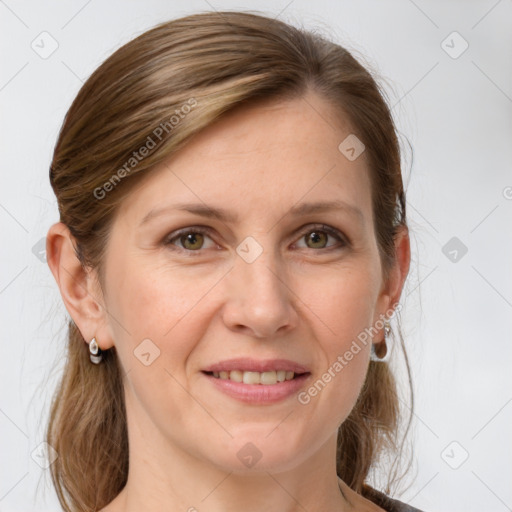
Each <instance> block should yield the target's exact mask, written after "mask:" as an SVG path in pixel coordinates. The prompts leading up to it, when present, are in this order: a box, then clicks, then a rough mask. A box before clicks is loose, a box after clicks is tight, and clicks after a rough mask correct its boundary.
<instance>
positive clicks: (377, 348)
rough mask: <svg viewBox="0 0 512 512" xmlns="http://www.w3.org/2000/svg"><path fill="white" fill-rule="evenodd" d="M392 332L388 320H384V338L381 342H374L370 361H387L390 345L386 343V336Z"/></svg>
mask: <svg viewBox="0 0 512 512" xmlns="http://www.w3.org/2000/svg"><path fill="white" fill-rule="evenodd" d="M390 332H391V327H390V325H389V322H388V321H387V320H385V321H384V339H383V340H382V341H381V342H379V343H372V347H371V351H370V361H375V362H379V363H382V362H385V361H387V359H386V355H387V353H388V347H387V344H386V338H387V337H388V336H389V333H390Z"/></svg>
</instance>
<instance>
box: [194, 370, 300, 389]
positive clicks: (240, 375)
mask: <svg viewBox="0 0 512 512" xmlns="http://www.w3.org/2000/svg"><path fill="white" fill-rule="evenodd" d="M203 373H205V374H206V375H210V376H211V377H213V378H215V379H220V380H230V381H233V382H242V383H244V384H260V385H262V386H272V385H274V384H278V383H279V382H285V381H290V380H294V379H297V378H299V377H302V376H304V375H309V372H297V373H296V372H293V371H291V370H270V371H266V372H254V371H249V370H231V371H220V372H203Z"/></svg>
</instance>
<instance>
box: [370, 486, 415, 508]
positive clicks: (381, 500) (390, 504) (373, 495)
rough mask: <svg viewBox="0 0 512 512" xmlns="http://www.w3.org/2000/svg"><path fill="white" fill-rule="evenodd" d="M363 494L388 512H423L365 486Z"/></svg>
mask: <svg viewBox="0 0 512 512" xmlns="http://www.w3.org/2000/svg"><path fill="white" fill-rule="evenodd" d="M362 494H363V496H364V497H365V498H366V499H368V500H370V501H373V503H375V504H376V505H378V506H379V507H381V508H383V509H384V510H386V512H422V511H421V510H420V509H418V508H414V507H411V506H410V505H407V503H403V502H402V501H398V500H395V499H393V498H390V497H389V496H386V495H385V494H383V493H382V492H380V491H377V490H376V489H373V488H372V487H369V486H365V488H364V491H363V493H362Z"/></svg>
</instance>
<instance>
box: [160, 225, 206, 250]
mask: <svg viewBox="0 0 512 512" xmlns="http://www.w3.org/2000/svg"><path fill="white" fill-rule="evenodd" d="M208 232H209V231H208V230H207V229H204V228H200V227H197V228H196V227H193V228H185V229H181V230H179V231H177V232H175V233H174V236H173V237H172V238H167V239H166V241H165V245H176V244H175V243H174V240H176V239H177V240H178V243H180V244H181V247H180V246H178V248H179V249H184V250H187V251H190V252H197V251H198V250H199V249H203V248H204V247H203V244H204V239H205V237H206V238H210V237H209V236H208ZM210 240H211V238H210Z"/></svg>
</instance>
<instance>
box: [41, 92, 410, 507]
mask: <svg viewBox="0 0 512 512" xmlns="http://www.w3.org/2000/svg"><path fill="white" fill-rule="evenodd" d="M352 132H353V131H352V129H351V127H350V125H349V124H348V123H347V122H342V121H341V120H340V118H339V117H336V118H335V117H334V113H333V109H332V107H331V106H330V105H329V104H328V103H326V102H325V100H323V99H321V98H320V97H318V96H316V95H315V94H314V93H312V92H310V93H308V94H307V95H306V96H305V97H303V98H300V99H294V100H288V101H280V102H276V101H273V102H267V103H262V104H258V105H253V106H251V107H243V108H242V109H239V110H237V111H234V112H232V113H230V114H229V115H228V116H226V117H224V118H222V119H221V120H220V121H219V122H217V124H216V125H214V126H211V127H209V128H207V129H205V130H203V131H202V132H201V133H199V134H198V135H197V136H196V137H195V138H194V139H193V140H192V141H191V142H190V143H189V144H188V145H187V146H186V147H185V148H183V149H182V150H181V151H180V152H178V153H177V154H176V155H174V157H173V158H172V159H169V160H167V161H165V162H163V163H162V164H161V165H159V166H158V167H157V168H155V169H154V170H153V171H152V172H151V173H149V174H148V177H147V178H145V179H144V181H143V182H142V183H141V186H138V187H137V188H136V189H135V190H134V192H133V193H132V194H131V195H130V196H128V197H127V198H126V199H125V200H124V202H123V203H122V205H121V207H120V210H119V211H118V215H117V216H116V219H115V222H114V225H113V229H112V232H111V237H110V239H109V242H108V247H107V253H106V276H107V277H106V284H105V289H103V290H102V289H101V288H100V287H99V285H98V282H97V276H96V274H95V272H94V271H93V270H90V271H87V272H85V271H84V270H83V269H81V268H80V264H79V261H78V259H77V258H76V256H75V253H74V250H73V245H72V238H71V235H70V233H69V231H68V229H67V228H66V226H64V225H63V224H62V223H57V224H55V225H53V226H52V227H51V228H50V230H49V232H48V237H47V258H48V263H49V266H50V268H51V271H52V273H53V275H54V277H55V279H56V281H57V283H58V285H59V288H60V291H61V294H62V298H63V300H64V303H65V305H66V308H67V310H68V312H69V313H70V315H71V316H72V318H73V320H74V321H75V323H76V324H77V326H78V327H79V329H80V331H81V333H82V335H83V336H84V339H85V340H86V341H90V340H91V339H92V337H93V336H95V337H96V340H97V341H98V343H99V345H100V347H101V349H102V350H107V349H109V348H111V347H113V346H115V347H116V349H117V352H118V355H119V358H120V361H121V364H122V367H123V369H124V370H125V372H126V374H125V377H124V386H125V396H126V408H127V421H128V433H129V447H130V448H129V450H130V452H129V457H130V469H129V476H128V483H127V485H126V487H125V488H124V489H123V490H122V491H121V493H120V494H119V495H118V496H117V497H116V498H115V499H114V500H113V502H111V503H110V504H109V505H108V506H107V507H106V508H104V509H103V512H119V511H123V512H136V511H137V512H138V511H140V510H148V511H149V510H154V511H157V510H158V511H160V510H190V511H192V510H194V509H193V508H191V507H195V509H197V510H200V511H208V512H216V511H223V512H226V511H235V510H241V509H243V510H245V511H248V512H251V511H260V510H267V511H289V512H292V511H298V510H308V511H314V510H322V511H338V512H339V511H349V510H358V511H359V510H360V511H363V510H368V511H370V510H372V511H377V510H382V509H381V508H379V507H377V506H376V505H374V504H373V503H371V502H370V501H368V500H366V499H365V498H363V497H362V496H360V495H359V494H357V493H355V492H354V491H352V490H351V489H349V487H348V486H347V485H346V484H345V483H344V482H341V481H340V480H339V479H338V477H337V475H336V467H335V452H336V432H337V429H338V427H339V425H340V424H341V423H342V422H343V421H344V420H345V419H346V417H347V416H348V414H349V413H350V411H351V409H352V408H353V406H354V404H355V401H356V399H357V397H358V395H359V393H360V390H361V386H362V384H363V382H364V378H365V375H366V372H367V369H368V363H369V354H370V343H368V344H367V345H362V350H361V351H360V352H359V353H358V354H357V355H355V356H354V358H353V359H352V360H351V361H350V362H349V364H347V365H346V366H345V367H344V368H343V371H341V372H339V373H338V374H337V375H336V377H335V378H334V379H333V381H332V382H331V383H329V384H328V385H327V386H325V388H324V389H323V390H322V391H321V393H319V394H318V395H317V396H315V397H313V398H312V399H311V401H310V402H309V403H308V404H307V405H302V404H300V403H299V402H298V400H297V396H292V397H290V398H288V399H286V400H284V401H281V402H278V403H276V404H264V405H254V404H244V403H241V402H239V401H237V400H235V399H233V398H231V397H228V396H227V395H225V394H223V393H222V392H220V391H218V390H217V389H216V387H215V386H213V385H212V384H211V382H209V381H208V379H207V378H205V376H204V375H203V374H202V373H201V369H202V368H205V367H206V366H207V365H209V364H212V363H214V362H218V361H222V360H225V359H230V358H232V357H238V356H251V357H253V358H256V359H267V358H277V357H279V358H287V359H292V360H294V361H297V362H299V363H303V364H306V365H307V366H308V368H309V371H310V372H311V374H312V375H311V376H310V378H309V379H308V382H307V383H306V384H305V385H304V388H303V389H306V388H307V387H309V386H310V385H311V384H312V383H313V382H315V381H316V380H317V379H318V378H319V377H320V376H321V375H322V374H323V373H324V372H325V371H326V370H327V369H328V368H329V367H330V366H332V364H333V362H334V361H336V359H337V357H338V356H340V355H342V354H344V353H345V351H346V350H348V349H349V347H350V345H351V343H352V341H353V340H355V339H356V337H357V335H358V334H359V333H360V332H362V331H363V330H364V329H365V328H367V327H369V326H371V325H374V324H375V322H376V321H377V320H378V319H379V318H381V316H380V315H383V314H384V313H386V312H387V311H389V310H390V309H392V307H393V306H394V305H396V304H397V303H398V301H399V298H400V294H401V291H402V287H403V284H404V281H405V278H406V276H407V273H408V270H409V262H410V247H409V237H408V234H407V230H406V229H405V228H404V229H403V230H402V231H401V232H400V233H399V236H398V237H397V239H396V251H397V259H396V264H395V266H394V267H393V269H392V271H391V273H390V277H389V279H387V280H386V281H384V280H383V277H382V268H381V262H380V259H379V253H378V248H377V243H376V238H375V233H374V231H373V213H372V205H371V196H370V180H369V173H368V170H367V167H366V166H367V162H366V155H365V153H363V154H362V155H361V156H360V157H359V158H357V159H356V160H354V161H349V160H348V159H347V158H345V156H344V155H343V154H342V153H341V152H340V151H339V150H338V145H339V144H340V142H341V141H343V140H344V139H345V138H346V137H347V136H348V135H349V134H350V133H352ZM339 199H342V200H344V201H345V202H347V203H350V204H352V205H356V206H357V207H358V208H359V209H360V210H361V213H362V219H361V220H362V222H360V223H359V222H358V220H357V217H356V216H351V215H349V214H348V213H346V212H343V211H337V210H332V211H329V212H323V213H314V214H310V215H303V216H299V217H292V216H291V215H289V214H288V212H289V210H290V208H291V207H292V206H294V205H296V203H303V202H314V201H327V200H339ZM176 202H195V203H205V204H207V205H208V206H209V207H224V208H228V209H229V210H230V211H232V212H234V213H236V214H238V215H239V220H238V222H221V221H219V220H216V219H212V218H203V217H199V216H197V215H193V214H191V213H188V212H169V213H167V214H165V215H162V216H160V217H155V218H154V219H153V220H152V221H150V222H148V223H147V224H146V225H143V226H142V227H140V228H139V227H138V225H139V223H140V221H141V219H142V218H143V217H144V216H145V215H146V214H147V213H148V212H149V211H150V210H151V209H152V208H154V207H156V206H161V205H172V204H174V203H176ZM316 223H322V224H325V225H328V226H331V227H333V228H335V229H337V230H338V231H339V232H340V234H341V236H342V237H345V240H346V239H347V238H348V240H349V243H348V244H347V243H346V242H343V241H340V240H338V239H336V238H335V237H333V236H332V235H329V236H328V237H327V234H325V232H321V233H320V239H319V240H318V239H317V240H315V239H314V238H312V237H311V236H306V235H307V234H308V232H309V233H311V231H316V232H317V231H318V230H315V229H314V227H312V226H313V225H314V224H316ZM198 225H202V226H208V227H210V228H211V232H210V233H209V234H206V235H204V238H201V237H199V240H197V239H196V241H193V240H192V242H189V243H188V245H183V243H185V244H187V242H186V241H185V242H184V241H183V239H182V240H181V242H180V239H179V237H178V238H174V239H173V243H174V245H165V240H166V239H169V238H172V236H170V235H173V233H174V232H176V230H178V229H180V228H185V227H190V228H194V227H195V226H198ZM301 228H302V229H301ZM308 230H309V231H308ZM192 231H193V229H192ZM173 236H174V235H173ZM248 236H251V237H253V238H254V239H255V240H256V241H257V242H258V243H259V244H260V246H261V247H262V248H263V253H262V254H261V255H260V256H259V257H258V258H257V259H256V260H255V261H254V262H252V263H248V262H246V261H245V260H244V259H243V258H241V257H240V256H238V254H237V252H236V248H237V246H238V245H239V244H240V243H241V242H242V241H243V240H244V239H245V238H246V237H248ZM341 240H343V239H341ZM201 244H202V245H201ZM173 248H174V250H173ZM187 248H188V252H187ZM193 251H195V252H194V254H192V255H191V253H192V252H193ZM383 335H384V333H383V331H382V330H381V331H379V332H378V333H377V334H376V335H375V337H374V339H373V341H374V342H379V341H381V340H382V339H383ZM147 338H149V339H150V340H152V343H154V345H156V346H157V347H158V349H159V350H160V355H159V357H157V358H156V359H155V360H154V361H153V362H152V363H151V364H150V365H148V366H145V365H144V364H142V363H141V361H140V360H139V359H138V358H137V357H135V356H134V350H135V349H136V348H137V346H138V345H139V344H140V343H141V341H142V340H144V339H147ZM248 442H251V443H253V444H254V445H255V446H256V447H257V449H258V450H259V452H260V453H261V455H262V456H261V459H260V460H259V461H258V463H257V464H255V465H254V466H253V467H251V468H248V467H245V466H244V465H243V464H242V463H241V462H240V460H239V459H238V457H237V452H238V451H239V450H240V449H241V448H242V447H243V446H244V445H245V444H246V443H248ZM340 487H341V492H340Z"/></svg>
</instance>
